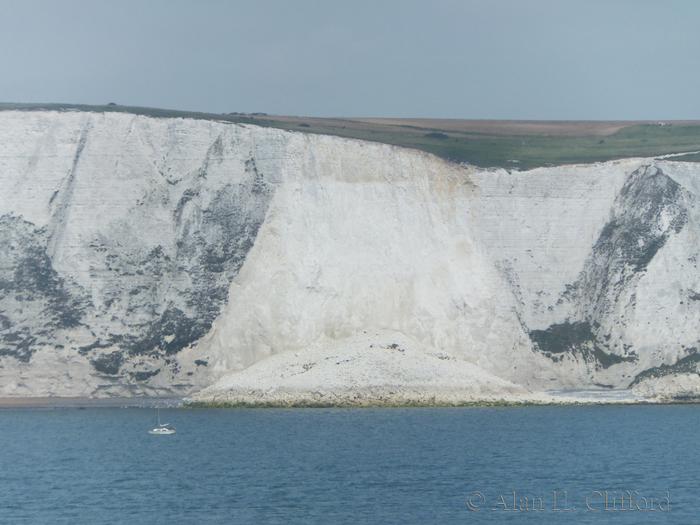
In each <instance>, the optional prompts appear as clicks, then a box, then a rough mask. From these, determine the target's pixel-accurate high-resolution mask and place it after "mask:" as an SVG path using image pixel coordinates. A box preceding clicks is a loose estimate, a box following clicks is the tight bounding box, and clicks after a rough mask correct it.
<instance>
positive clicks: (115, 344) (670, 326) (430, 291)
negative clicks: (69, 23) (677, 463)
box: [0, 111, 700, 401]
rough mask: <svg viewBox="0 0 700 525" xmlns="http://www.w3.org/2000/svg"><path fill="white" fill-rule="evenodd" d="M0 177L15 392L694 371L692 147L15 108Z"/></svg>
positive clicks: (496, 386)
mask: <svg viewBox="0 0 700 525" xmlns="http://www.w3.org/2000/svg"><path fill="white" fill-rule="evenodd" d="M0 185H1V187H2V191H1V192H0V395H3V396H49V395H52V396H116V395H139V394H148V395H155V394H161V395H164V394H174V395H186V394H193V393H196V392H198V391H200V390H202V389H204V388H207V390H206V391H205V392H204V394H205V395H206V396H210V397H215V396H217V395H218V396H222V395H223V396H224V398H226V399H243V398H245V399H249V400H250V399H253V400H254V399H264V400H271V399H272V400H274V399H275V398H274V395H271V394H270V393H271V392H272V393H274V392H275V391H278V390H279V392H281V393H282V394H280V395H281V396H282V397H283V398H284V399H285V400H289V399H291V398H290V396H292V397H293V396H294V395H298V396H301V397H304V396H307V395H310V394H313V395H315V397H313V396H312V397H313V399H316V400H318V399H319V396H321V397H326V398H327V399H329V400H332V401H334V400H337V399H338V398H339V396H341V397H342V396H350V395H353V392H355V393H357V392H363V394H362V395H365V396H367V395H370V396H371V395H372V394H371V392H375V393H376V392H379V394H378V395H379V396H380V397H382V398H390V397H391V396H394V395H396V396H399V398H400V399H402V400H406V401H410V400H412V399H417V400H423V401H424V400H426V399H431V398H435V399H437V398H440V395H441V392H442V393H444V392H448V391H449V392H452V393H454V395H455V396H458V397H459V396H461V398H463V399H477V398H498V397H501V396H503V395H506V394H507V395H511V394H512V395H516V394H518V395H519V393H524V392H537V391H542V390H547V389H564V388H591V387H596V386H597V387H600V388H626V387H628V386H630V385H632V386H633V388H635V389H640V388H641V389H646V390H644V391H645V392H647V393H648V392H653V391H654V389H653V388H651V387H650V385H653V384H654V382H659V381H662V382H663V385H664V388H663V389H662V390H663V391H664V392H666V393H668V392H670V393H671V395H673V392H674V391H673V388H672V386H671V387H669V386H668V385H669V384H670V385H673V384H674V381H673V379H674V378H678V377H681V376H682V377H686V378H687V377H689V378H691V379H690V380H683V381H678V384H682V385H683V387H682V388H681V389H680V390H679V391H678V392H677V393H680V394H682V395H687V396H694V395H697V394H698V393H700V392H696V391H695V388H700V387H698V386H695V385H700V382H698V381H697V380H695V379H692V378H695V377H696V376H697V363H698V362H700V353H698V350H697V348H698V346H700V343H699V341H700V323H699V322H698V320H699V319H700V273H698V269H697V264H698V258H699V257H700V255H699V253H698V252H699V251H700V248H699V246H700V245H699V243H698V234H700V208H699V207H698V195H699V194H700V165H699V164H694V163H682V162H674V161H671V160H655V159H628V160H620V161H613V162H607V163H601V164H594V165H577V166H560V167H551V168H540V169H535V170H531V171H525V172H518V171H508V170H503V169H498V170H495V169H489V170H487V169H479V168H474V167H470V166H459V165H456V164H452V163H449V162H447V161H444V160H442V159H439V158H437V157H434V156H432V155H429V154H426V153H423V152H419V151H414V150H410V149H404V148H399V147H395V146H389V145H382V144H377V143H370V142H362V141H358V140H350V139H342V138H337V137H330V136H322V135H311V134H304V133H292V132H287V131H280V130H274V129H265V128H260V127H256V126H246V125H238V124H230V123H218V122H211V121H198V120H183V119H154V118H148V117H142V116H134V115H128V114H120V113H88V112H76V111H68V112H49V111H35V112H19V111H3V112H0ZM394 345H396V346H394ZM390 350H391V351H393V352H394V353H393V354H392V353H391V351H390ZM399 350H402V351H399ZM382 352H383V353H382ZM387 352H388V353H387ZM391 356H394V357H391ZM343 363H345V364H343ZM348 363H349V364H348ZM249 367H250V368H249ZM246 369H248V370H246ZM244 370H245V372H240V371H244ZM363 370H364V372H363ZM365 372H366V373H365ZM304 374H308V376H307V377H308V380H306V379H303V377H304ZM293 375H294V376H299V377H297V378H296V379H293V380H291V379H290V378H291V377H292V376H293ZM363 378H364V379H363ZM460 378H462V379H460ZM659 384H661V383H659ZM334 389H335V390H334ZM234 391H235V392H237V393H236V395H235V396H233V397H232V396H231V395H229V394H230V393H231V392H234ZM319 392H321V394H319ZM406 392H408V393H409V394H406ZM411 392H412V394H411ZM426 392H427V394H426ZM239 394H240V396H239V397H236V396H238V395H239ZM428 394H430V395H428ZM246 396H247V397H246ZM256 396H257V397H256ZM402 396H403V397H402ZM431 396H432V397H431ZM436 396H437V397H436ZM447 397H449V396H447ZM440 399H442V398H440Z"/></svg>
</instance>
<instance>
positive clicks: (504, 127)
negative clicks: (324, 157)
mask: <svg viewBox="0 0 700 525" xmlns="http://www.w3.org/2000/svg"><path fill="white" fill-rule="evenodd" d="M12 109H14V110H26V111H32V110H56V111H68V110H74V111H75V110H78V111H95V112H104V111H109V112H121V113H131V114H135V115H145V116H149V117H157V118H192V119H201V120H214V121H219V122H232V123H243V124H253V125H256V126H262V127H271V128H277V129H285V130H292V131H297V132H303V133H317V134H324V135H336V136H340V137H347V138H356V139H362V140H370V141H374V142H381V143H385V144H394V145H397V146H403V147H408V148H414V149H418V150H422V151H427V152H429V153H433V154H434V155H437V156H439V157H442V158H445V159H448V160H451V161H454V162H466V163H469V164H473V165H475V166H480V167H486V168H488V167H503V168H511V169H512V168H518V169H530V168H534V167H538V166H547V165H557V164H576V163H593V162H603V161H607V160H611V159H617V158H625V157H654V156H659V155H665V154H673V153H686V152H695V151H699V150H700V122H698V121H678V122H672V123H666V122H663V123H662V122H651V121H650V122H641V123H640V122H629V123H619V122H617V123H610V125H606V123H604V122H597V123H592V122H586V121H582V122H579V123H559V124H560V125H559V126H558V125H557V123H548V124H549V126H548V127H547V126H545V125H537V124H536V123H534V124H533V125H532V126H529V127H528V126H526V125H522V123H518V124H515V125H512V129H510V130H508V126H509V124H508V123H503V122H499V121H466V120H465V121H456V120H455V121H453V120H448V119H444V120H438V119H434V120H429V121H428V120H416V119H414V120H410V119H405V120H404V119H393V120H386V121H385V122H382V121H380V119H372V121H369V120H368V119H331V118H302V117H286V116H275V115H273V116H271V115H266V114H264V113H251V114H245V113H227V114H215V113H197V112H192V111H175V110H168V109H157V108H142V107H133V106H120V105H116V104H113V103H111V104H108V105H104V106H90V105H82V104H14V103H0V110H12ZM455 122H458V123H459V122H462V123H464V125H461V126H460V125H455ZM470 123H471V124H470ZM484 123H486V125H485V124H484ZM489 123H491V124H495V125H488V124H489ZM613 124H614V125H613ZM547 129H549V131H546V130H547ZM543 130H545V131H543ZM562 130H563V131H562ZM605 130H607V131H605ZM680 160H686V161H691V162H698V161H700V155H697V154H691V155H686V156H684V157H682V158H681V159H680Z"/></svg>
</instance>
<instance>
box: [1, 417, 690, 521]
mask: <svg viewBox="0 0 700 525" xmlns="http://www.w3.org/2000/svg"><path fill="white" fill-rule="evenodd" d="M161 417H162V419H163V421H164V422H165V421H167V422H169V423H170V424H171V425H175V426H176V428H177V433H175V434H173V435H170V436H152V435H150V434H148V432H147V431H148V429H149V428H152V427H153V426H154V424H155V421H156V411H155V410H153V409H143V408H141V409H139V408H130V409H119V408H90V409H87V410H76V409H45V410H41V409H33V410H19V409H7V410H0V523H1V524H10V523H28V524H41V523H47V524H60V523H66V524H68V523H70V524H76V523H77V524H83V523H86V524H87V523H90V524H99V523H135V524H165V523H168V524H173V523H174V524H183V523H192V524H204V523H243V524H246V523H251V524H257V523H260V524H265V523H280V524H281V523H284V524H286V523H304V524H307V523H308V524H312V523H319V524H335V523H348V524H365V523H371V524H386V523H396V524H409V523H418V524H432V523H435V524H451V523H537V524H540V523H545V524H547V523H613V524H616V523H620V524H632V523H634V524H637V523H664V524H666V523H678V524H684V525H685V524H691V523H700V452H699V449H700V447H699V446H698V444H699V441H700V438H699V433H698V429H700V406H698V405H675V406H579V407H561V406H560V407H515V408H514V407H504V408H432V409H431V408H410V409H329V410H326V409H293V410H272V409H266V410H250V409H248V410H200V409H197V410H195V409H168V410H162V411H161ZM565 491H566V495H564V492H565ZM606 491H607V497H608V504H607V505H608V509H610V510H607V511H606V510H605V494H606ZM626 491H629V493H630V494H631V496H628V494H627V492H626ZM634 491H636V493H635V492H634ZM553 492H556V495H555V494H553ZM513 493H515V494H513ZM667 493H668V500H666V499H664V498H666V497H667ZM621 496H623V497H624V499H623V500H620V497H621ZM555 497H556V503H555ZM586 498H587V500H586ZM540 499H541V501H542V503H541V504H540ZM586 501H588V506H589V507H591V509H597V510H588V509H587V507H586ZM468 502H469V504H470V505H471V506H472V507H474V508H476V510H470V509H469V505H468ZM533 503H534V508H536V509H538V510H532V509H533ZM669 503H670V510H665V509H666V508H667V507H668V505H669ZM622 505H624V508H625V510H624V511H620V510H619V509H620V507H621V506H622ZM630 506H631V508H632V509H633V510H629V507H630ZM513 508H515V509H516V510H513ZM521 508H522V509H523V510H520V509H521ZM540 508H541V509H542V510H539V509H540ZM565 508H566V509H571V510H564V509H565ZM651 508H653V509H654V510H650V509H651ZM492 509H495V510H492ZM555 509H558V510H555ZM574 509H575V510H574ZM613 509H615V510H613ZM638 509H641V510H638ZM662 509H663V510H662Z"/></svg>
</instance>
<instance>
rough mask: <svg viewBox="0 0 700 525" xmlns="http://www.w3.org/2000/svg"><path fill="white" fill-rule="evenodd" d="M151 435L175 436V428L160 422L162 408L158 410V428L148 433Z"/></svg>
mask: <svg viewBox="0 0 700 525" xmlns="http://www.w3.org/2000/svg"><path fill="white" fill-rule="evenodd" d="M148 433H149V434H174V433H175V427H172V428H171V427H168V423H161V422H160V408H158V426H157V427H156V428H154V429H153V430H149V431H148Z"/></svg>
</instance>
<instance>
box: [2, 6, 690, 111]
mask: <svg viewBox="0 0 700 525" xmlns="http://www.w3.org/2000/svg"><path fill="white" fill-rule="evenodd" d="M0 13H1V16H0V101H3V102H70V103H85V104H104V103H107V102H116V103H118V104H127V105H137V106H152V107H161V108H171V109H183V110H193V111H209V112H215V113H222V112H231V111H240V112H254V111H262V112H267V113H277V114H287V115H304V116H321V117H328V116H355V117H360V116H368V117H369V116H372V117H436V118H495V119H603V120H612V119H669V120H670V119H700V60H699V59H698V57H699V56H700V31H699V30H698V29H697V26H698V22H699V21H700V1H697V0H663V1H662V0H429V1H428V0H423V1H414V0H250V1H248V0H0Z"/></svg>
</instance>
